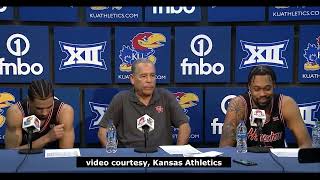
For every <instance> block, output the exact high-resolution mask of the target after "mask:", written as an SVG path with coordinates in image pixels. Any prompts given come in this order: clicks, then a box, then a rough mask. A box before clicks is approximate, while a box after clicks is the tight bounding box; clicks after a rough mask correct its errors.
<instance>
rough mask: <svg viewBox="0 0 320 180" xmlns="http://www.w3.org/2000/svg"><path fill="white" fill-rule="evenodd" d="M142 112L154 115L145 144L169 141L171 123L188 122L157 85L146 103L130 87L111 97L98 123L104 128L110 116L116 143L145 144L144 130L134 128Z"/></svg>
mask: <svg viewBox="0 0 320 180" xmlns="http://www.w3.org/2000/svg"><path fill="white" fill-rule="evenodd" d="M145 114H148V115H149V116H150V117H152V118H153V119H154V130H153V131H151V132H149V136H148V137H149V138H148V142H147V144H148V146H156V147H158V146H160V145H170V144H172V143H173V139H172V126H174V127H179V126H180V125H181V124H183V123H188V118H187V116H186V115H185V113H184V112H183V110H182V108H181V107H180V105H179V104H178V102H177V100H176V98H175V96H174V95H173V94H172V93H171V92H170V91H168V90H166V89H163V88H156V89H155V90H154V92H153V95H152V98H151V100H150V102H149V105H148V106H145V105H144V104H143V103H141V102H140V101H139V100H138V98H137V96H136V94H135V92H134V89H133V88H132V89H131V90H127V91H122V92H119V93H118V94H117V95H115V96H114V97H113V99H112V101H111V103H110V105H109V108H108V109H107V112H106V113H105V114H104V116H103V118H102V120H101V122H100V126H101V127H104V128H106V127H107V120H108V119H112V120H113V123H114V125H115V126H116V128H117V135H118V142H119V147H144V134H143V132H141V131H139V130H138V129H137V119H138V118H140V117H141V116H143V115H145Z"/></svg>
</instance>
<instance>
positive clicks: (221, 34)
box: [175, 27, 231, 83]
mask: <svg viewBox="0 0 320 180" xmlns="http://www.w3.org/2000/svg"><path fill="white" fill-rule="evenodd" d="M230 54H231V27H176V29H175V82H178V83H202V82H229V81H230V61H231V55H230Z"/></svg>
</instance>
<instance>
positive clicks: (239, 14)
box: [208, 6, 266, 22]
mask: <svg viewBox="0 0 320 180" xmlns="http://www.w3.org/2000/svg"><path fill="white" fill-rule="evenodd" d="M265 9H266V8H265V7H239V6H237V7H228V6H226V7H221V6H209V7H208V22H238V21H264V20H265Z"/></svg>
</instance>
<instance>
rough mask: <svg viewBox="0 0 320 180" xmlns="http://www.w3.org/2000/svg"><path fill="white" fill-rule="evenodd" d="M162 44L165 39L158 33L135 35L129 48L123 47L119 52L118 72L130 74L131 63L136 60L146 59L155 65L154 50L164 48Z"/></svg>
mask: <svg viewBox="0 0 320 180" xmlns="http://www.w3.org/2000/svg"><path fill="white" fill-rule="evenodd" d="M163 42H166V37H165V36H164V35H163V34H160V33H152V32H143V33H139V34H137V35H135V36H134V37H133V38H132V40H131V47H129V46H125V45H123V46H122V49H121V50H120V55H119V58H120V59H121V61H122V63H121V64H120V67H119V68H120V71H122V72H130V71H131V66H132V63H133V62H134V61H135V60H137V59H138V58H147V59H149V60H150V61H152V62H153V63H156V60H157V58H156V57H155V56H154V53H155V50H154V49H156V48H159V47H162V46H164V44H162V43H163Z"/></svg>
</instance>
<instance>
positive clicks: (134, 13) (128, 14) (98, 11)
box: [86, 6, 142, 22]
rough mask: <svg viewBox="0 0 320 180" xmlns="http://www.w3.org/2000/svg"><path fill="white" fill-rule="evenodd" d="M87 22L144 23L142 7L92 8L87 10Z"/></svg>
mask: <svg viewBox="0 0 320 180" xmlns="http://www.w3.org/2000/svg"><path fill="white" fill-rule="evenodd" d="M86 20H87V22H142V7H134V6H132V7H124V6H91V7H87V8H86Z"/></svg>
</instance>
